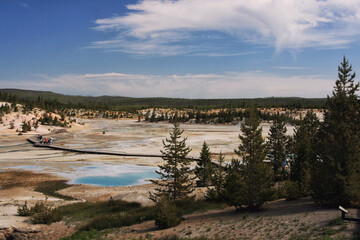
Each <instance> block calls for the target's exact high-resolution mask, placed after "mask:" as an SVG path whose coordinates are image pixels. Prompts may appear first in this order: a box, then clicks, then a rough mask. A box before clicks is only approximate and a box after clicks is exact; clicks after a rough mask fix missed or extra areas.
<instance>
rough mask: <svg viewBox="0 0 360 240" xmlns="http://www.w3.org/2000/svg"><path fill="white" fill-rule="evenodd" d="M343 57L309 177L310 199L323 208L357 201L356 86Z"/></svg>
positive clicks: (359, 132)
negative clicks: (318, 150) (318, 152)
mask: <svg viewBox="0 0 360 240" xmlns="http://www.w3.org/2000/svg"><path fill="white" fill-rule="evenodd" d="M354 81H355V73H352V66H351V65H349V62H348V61H347V60H346V58H345V57H344V59H343V61H342V63H341V65H340V66H339V67H338V79H337V81H336V83H335V86H334V90H333V93H332V96H331V97H329V96H328V98H327V108H328V111H327V112H326V114H325V118H324V122H323V125H322V127H321V129H320V133H319V136H320V137H319V139H321V140H322V141H321V145H320V154H319V160H318V161H316V162H315V166H314V171H313V175H312V189H313V196H314V198H315V200H316V201H318V202H320V203H322V204H325V205H335V206H336V205H338V204H341V205H348V204H350V202H352V201H353V202H358V203H359V202H360V186H359V185H360V181H359V180H360V166H359V165H360V163H359V161H360V148H359V147H360V115H359V107H360V106H359V101H358V95H357V94H356V93H357V92H358V91H359V83H356V84H355V83H354Z"/></svg>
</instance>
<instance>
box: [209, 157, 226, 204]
mask: <svg viewBox="0 0 360 240" xmlns="http://www.w3.org/2000/svg"><path fill="white" fill-rule="evenodd" d="M224 160H225V158H224V155H223V154H222V153H221V152H220V155H219V163H218V165H216V166H214V169H213V173H212V176H211V184H212V185H213V188H209V187H208V191H207V194H206V198H207V199H209V200H215V201H220V200H222V197H223V195H224V185H225V177H226V173H225V169H224V166H223V164H224Z"/></svg>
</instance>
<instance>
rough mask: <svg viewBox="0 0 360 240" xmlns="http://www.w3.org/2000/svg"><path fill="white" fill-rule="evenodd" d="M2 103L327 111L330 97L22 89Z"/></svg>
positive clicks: (1, 95)
mask: <svg viewBox="0 0 360 240" xmlns="http://www.w3.org/2000/svg"><path fill="white" fill-rule="evenodd" d="M0 100H2V101H8V102H16V103H21V104H24V105H31V106H32V107H40V108H44V109H46V110H56V109H59V108H76V109H80V108H82V109H92V110H118V111H129V112H135V111H137V110H141V109H147V108H177V109H199V110H206V109H214V108H246V107H249V106H256V107H260V108H261V107H264V108H269V107H281V108H289V109H296V108H325V102H326V98H300V97H267V98H253V99H250V98H238V99H186V98H163V97H154V98H132V97H121V96H98V97H92V96H73V95H63V94H58V93H53V92H49V91H34V90H22V89H0Z"/></svg>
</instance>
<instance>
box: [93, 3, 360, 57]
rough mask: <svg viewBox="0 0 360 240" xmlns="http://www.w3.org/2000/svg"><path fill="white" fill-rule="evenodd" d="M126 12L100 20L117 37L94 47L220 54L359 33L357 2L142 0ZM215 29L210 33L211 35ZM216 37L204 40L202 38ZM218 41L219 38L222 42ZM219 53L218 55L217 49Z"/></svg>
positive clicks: (316, 43)
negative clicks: (244, 46) (240, 45)
mask: <svg viewBox="0 0 360 240" xmlns="http://www.w3.org/2000/svg"><path fill="white" fill-rule="evenodd" d="M127 8H128V10H129V12H128V13H127V14H126V15H124V16H115V17H110V18H104V19H98V20H96V22H95V23H96V27H95V28H94V29H96V30H98V31H115V32H118V36H117V37H115V38H114V39H110V40H105V41H98V42H94V43H93V45H92V47H96V48H108V49H113V50H117V51H122V52H127V53H132V54H157V55H179V54H192V53H194V52H196V51H202V48H203V46H204V45H206V47H207V48H206V49H203V51H202V52H203V53H204V54H205V53H206V52H210V54H209V56H210V55H211V54H213V55H214V56H217V54H221V49H217V48H218V46H219V44H224V43H227V42H229V41H231V45H232V46H234V44H235V43H234V42H235V41H243V42H251V43H252V44H255V45H256V44H265V45H268V46H273V47H275V49H276V50H277V51H281V50H282V49H298V48H305V47H318V48H343V47H346V46H347V45H348V44H350V43H352V42H354V41H358V39H359V37H360V1H358V0H321V1H320V0H302V1H299V0H273V1H269V0H252V1H248V0H222V1H219V0H177V1H172V0H166V1H164V0H143V1H139V2H138V3H135V4H130V5H128V6H127ZM208 33H211V34H208ZM208 35H210V36H215V37H214V38H212V37H207V38H204V36H208ZM219 41H220V42H219ZM219 52H220V53H219Z"/></svg>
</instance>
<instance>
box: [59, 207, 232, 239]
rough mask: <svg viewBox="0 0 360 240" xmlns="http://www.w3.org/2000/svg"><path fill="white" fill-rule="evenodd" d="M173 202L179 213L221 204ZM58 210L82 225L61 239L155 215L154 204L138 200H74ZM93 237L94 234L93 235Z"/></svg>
mask: <svg viewBox="0 0 360 240" xmlns="http://www.w3.org/2000/svg"><path fill="white" fill-rule="evenodd" d="M176 205H177V207H178V208H179V209H180V211H181V212H182V213H183V214H189V213H193V212H199V211H200V212H204V211H207V210H210V209H219V208H223V207H225V205H224V204H220V203H214V202H206V201H191V200H186V201H177V202H176ZM58 210H59V212H60V213H61V214H62V215H63V216H64V219H65V221H68V222H80V223H81V224H82V226H80V228H79V231H78V232H77V233H75V234H74V235H73V236H71V237H68V238H65V239H93V238H91V237H92V236H93V235H94V234H95V232H97V233H98V232H99V231H102V230H104V229H112V228H119V227H123V226H130V225H133V224H137V223H141V222H143V221H147V220H153V219H154V218H155V207H142V206H140V204H139V203H134V202H132V203H129V202H125V201H121V200H116V201H112V202H84V203H75V204H71V205H67V206H62V207H59V208H58ZM94 231H95V232H94ZM94 236H95V238H96V237H97V235H94ZM76 237H78V238H76Z"/></svg>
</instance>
